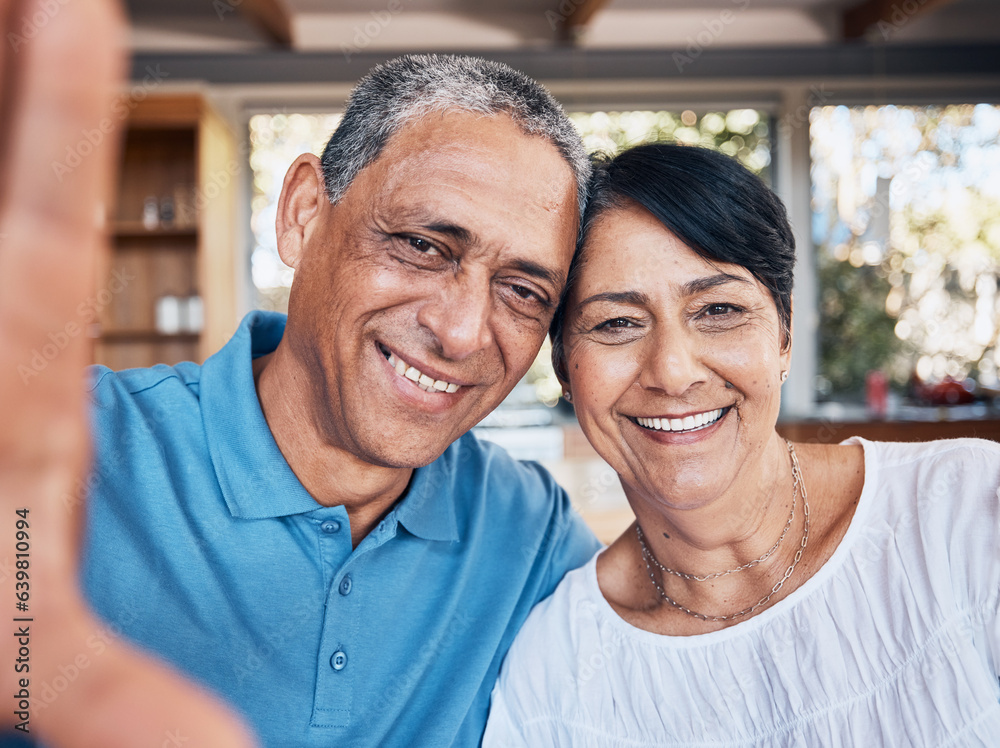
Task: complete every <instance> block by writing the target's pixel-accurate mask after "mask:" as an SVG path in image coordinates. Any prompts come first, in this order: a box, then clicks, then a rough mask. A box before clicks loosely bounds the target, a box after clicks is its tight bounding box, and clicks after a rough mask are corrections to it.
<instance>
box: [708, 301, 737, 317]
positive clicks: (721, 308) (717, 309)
mask: <svg viewBox="0 0 1000 748" xmlns="http://www.w3.org/2000/svg"><path fill="white" fill-rule="evenodd" d="M738 311H739V309H738V308H737V307H735V306H733V305H732V304H709V305H708V306H707V307H705V316H706V317H721V316H723V315H725V314H730V313H732V312H738Z"/></svg>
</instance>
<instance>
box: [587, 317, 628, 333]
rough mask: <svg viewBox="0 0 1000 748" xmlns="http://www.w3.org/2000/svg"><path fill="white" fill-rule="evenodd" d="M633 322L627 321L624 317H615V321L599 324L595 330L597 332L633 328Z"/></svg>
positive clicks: (610, 320)
mask: <svg viewBox="0 0 1000 748" xmlns="http://www.w3.org/2000/svg"><path fill="white" fill-rule="evenodd" d="M633 326H634V325H633V324H632V320H629V319H625V318H624V317H615V318H614V319H609V320H606V321H605V322H602V323H601V324H599V325H598V326H597V327H596V328H595V329H597V330H610V329H612V328H620V327H633Z"/></svg>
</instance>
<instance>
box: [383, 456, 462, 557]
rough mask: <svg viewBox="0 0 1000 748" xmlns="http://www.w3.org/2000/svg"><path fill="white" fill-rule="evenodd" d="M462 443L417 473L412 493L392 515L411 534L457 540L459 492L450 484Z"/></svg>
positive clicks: (429, 538)
mask: <svg viewBox="0 0 1000 748" xmlns="http://www.w3.org/2000/svg"><path fill="white" fill-rule="evenodd" d="M460 442H461V440H459V441H458V442H455V443H454V444H452V445H450V446H449V447H448V449H447V450H446V451H445V453H444V454H443V455H442V456H441V457H439V458H437V459H436V460H434V462H432V463H431V464H430V465H428V466H426V467H422V468H418V469H416V470H414V471H413V478H412V479H411V480H410V487H409V490H407V492H406V496H405V497H404V498H403V500H402V501H401V502H400V503H399V504H398V505H397V506H396V508H395V509H394V510H393V512H392V514H395V515H396V519H397V520H399V523H400V524H401V525H403V527H405V528H406V529H407V530H408V531H409V532H411V533H413V534H414V535H416V536H417V537H419V538H424V539H425V540H441V541H456V540H458V539H459V538H458V526H457V523H456V521H455V497H456V495H457V494H456V492H455V491H454V490H453V488H452V486H451V485H450V483H451V481H450V480H449V476H451V475H453V474H454V473H453V467H454V462H455V455H456V453H457V452H458V451H459V450H460V449H461V447H460Z"/></svg>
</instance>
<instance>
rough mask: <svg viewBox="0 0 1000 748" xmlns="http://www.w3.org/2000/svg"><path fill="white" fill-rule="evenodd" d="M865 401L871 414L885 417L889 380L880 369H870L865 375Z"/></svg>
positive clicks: (887, 404)
mask: <svg viewBox="0 0 1000 748" xmlns="http://www.w3.org/2000/svg"><path fill="white" fill-rule="evenodd" d="M865 402H866V403H867V405H868V413H869V414H870V415H871V416H873V417H875V418H885V414H886V412H887V411H888V409H889V380H888V379H887V378H886V376H885V374H883V373H882V372H881V371H877V370H875V371H870V372H868V374H866V375H865Z"/></svg>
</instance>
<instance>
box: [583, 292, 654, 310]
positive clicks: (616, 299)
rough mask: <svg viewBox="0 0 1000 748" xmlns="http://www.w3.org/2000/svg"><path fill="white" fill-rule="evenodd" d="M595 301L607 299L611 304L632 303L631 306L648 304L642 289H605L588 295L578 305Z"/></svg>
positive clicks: (647, 298)
mask: <svg viewBox="0 0 1000 748" xmlns="http://www.w3.org/2000/svg"><path fill="white" fill-rule="evenodd" d="M596 301H607V302H611V303H612V304H632V305H633V306H644V305H647V304H649V297H648V296H646V294H644V293H643V292H642V291H605V292H604V293H595V294H594V295H593V296H588V297H587V298H585V299H584V300H583V301H581V302H580V303H579V306H581V307H582V306H586V305H587V304H593V303H594V302H596Z"/></svg>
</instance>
